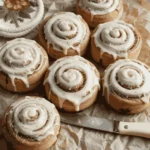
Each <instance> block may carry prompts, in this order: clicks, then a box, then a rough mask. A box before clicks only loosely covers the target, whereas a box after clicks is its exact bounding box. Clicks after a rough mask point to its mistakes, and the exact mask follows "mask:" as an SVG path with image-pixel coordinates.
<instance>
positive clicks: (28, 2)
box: [0, 0, 44, 38]
mask: <svg viewBox="0 0 150 150" xmlns="http://www.w3.org/2000/svg"><path fill="white" fill-rule="evenodd" d="M43 15H44V4H43V0H5V1H2V2H1V5H0V36H3V37H6V38H16V37H22V36H25V35H27V34H29V33H30V34H32V30H33V29H35V28H36V27H37V25H38V24H39V23H40V22H41V21H42V19H43Z"/></svg>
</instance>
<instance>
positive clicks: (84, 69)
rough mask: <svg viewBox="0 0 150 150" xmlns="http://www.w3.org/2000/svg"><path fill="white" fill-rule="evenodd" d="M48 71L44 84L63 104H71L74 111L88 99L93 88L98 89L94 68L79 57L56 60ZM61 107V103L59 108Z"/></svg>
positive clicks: (97, 79)
mask: <svg viewBox="0 0 150 150" xmlns="http://www.w3.org/2000/svg"><path fill="white" fill-rule="evenodd" d="M49 71H50V73H49V75H48V77H47V79H46V80H45V83H48V84H49V85H50V88H51V90H52V92H53V93H55V94H56V95H57V97H58V98H60V99H61V100H63V102H64V101H65V100H68V101H70V102H72V103H73V104H74V106H75V108H76V111H79V106H80V104H81V103H83V102H84V101H86V100H87V99H88V98H90V96H91V95H92V93H93V92H94V90H95V88H94V87H95V86H97V87H98V88H100V84H99V80H100V77H98V76H97V75H96V68H95V67H94V66H92V65H91V64H89V62H88V61H87V60H86V59H84V58H82V57H80V56H73V57H64V58H61V59H58V60H57V61H55V63H54V64H53V65H52V66H50V68H49ZM62 105H63V104H62V103H61V104H60V107H61V108H62Z"/></svg>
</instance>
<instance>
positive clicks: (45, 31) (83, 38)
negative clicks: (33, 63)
mask: <svg viewBox="0 0 150 150" xmlns="http://www.w3.org/2000/svg"><path fill="white" fill-rule="evenodd" d="M89 38H90V30H89V27H88V25H87V23H86V22H85V21H84V20H83V19H82V18H81V16H78V15H75V14H74V13H71V12H62V13H56V14H54V15H52V16H50V17H48V18H47V19H46V20H45V21H43V23H42V24H41V27H40V32H39V40H40V42H41V44H42V45H43V46H44V48H45V49H47V52H48V54H49V55H50V56H51V57H52V58H54V59H58V58H61V57H64V56H74V55H84V53H85V51H86V48H87V45H88V41H89Z"/></svg>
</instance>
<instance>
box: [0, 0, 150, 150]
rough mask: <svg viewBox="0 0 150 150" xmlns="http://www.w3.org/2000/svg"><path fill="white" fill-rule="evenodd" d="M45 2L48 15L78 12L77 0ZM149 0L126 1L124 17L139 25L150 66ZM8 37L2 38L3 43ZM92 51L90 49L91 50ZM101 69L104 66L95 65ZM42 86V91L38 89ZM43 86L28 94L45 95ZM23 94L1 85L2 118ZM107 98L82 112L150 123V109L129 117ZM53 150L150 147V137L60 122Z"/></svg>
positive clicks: (1, 145) (3, 149) (2, 147)
mask: <svg viewBox="0 0 150 150" xmlns="http://www.w3.org/2000/svg"><path fill="white" fill-rule="evenodd" d="M43 1H44V3H45V9H46V14H45V17H46V16H48V15H50V14H52V13H54V12H59V11H75V3H76V0H43ZM148 1H150V0H124V14H123V17H122V20H125V21H126V22H129V23H131V24H133V25H134V26H135V27H137V28H138V30H139V31H140V33H141V34H142V38H143V48H142V51H141V53H140V56H139V60H141V61H143V62H145V63H146V64H148V65H149V66H150V12H149V11H150V2H148ZM37 33H38V28H37V29H35V31H33V34H32V33H31V34H30V35H29V36H28V38H35V39H36V34H37ZM7 40H8V39H4V38H0V45H2V44H4V43H5V41H7ZM89 50H90V49H89ZM89 50H88V52H87V54H86V56H85V57H86V58H88V59H90V60H92V59H91V56H90V52H89ZM92 62H93V61H92ZM96 65H97V67H98V69H99V70H100V72H102V71H103V68H100V65H98V64H96ZM39 89H40V90H39ZM41 89H44V87H43V85H40V86H39V87H38V88H37V89H35V90H34V91H32V92H30V93H27V94H26V95H40V96H45V93H44V90H43V91H41ZM20 96H21V95H19V94H14V93H10V92H8V91H5V90H4V89H2V88H0V119H1V117H2V115H3V113H4V111H5V109H6V108H7V107H8V106H9V105H10V104H11V103H12V102H14V101H16V100H17V99H18V97H20ZM104 103H105V100H104V98H103V97H102V96H101V93H100V94H99V96H98V98H97V101H96V103H95V104H94V105H93V106H91V107H90V108H88V109H86V110H85V111H83V113H84V114H86V115H89V116H95V117H103V118H108V119H116V120H120V121H131V122H150V108H149V109H147V110H146V111H144V112H143V113H140V114H137V115H132V116H126V115H121V114H118V113H116V112H114V111H113V110H111V109H110V108H108V107H107V106H106V105H105V104H104ZM7 146H8V145H6V143H5V141H4V139H3V137H2V134H1V127H0V150H11V149H10V148H9V149H8V148H7ZM50 150H150V140H148V139H144V138H137V137H129V136H121V135H115V134H110V133H104V132H100V131H93V130H87V129H83V128H78V127H73V126H70V125H65V124H62V125H61V130H60V134H59V136H58V141H57V142H56V144H55V145H54V146H53V147H52V148H50Z"/></svg>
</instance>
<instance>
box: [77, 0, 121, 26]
mask: <svg viewBox="0 0 150 150" xmlns="http://www.w3.org/2000/svg"><path fill="white" fill-rule="evenodd" d="M76 9H77V13H78V14H80V15H81V16H82V17H83V18H84V19H85V21H86V22H87V23H88V25H89V26H90V27H93V28H95V27H96V26H97V25H98V24H100V23H105V22H109V21H113V20H117V19H120V18H121V16H122V13H123V1H122V0H78V1H77V4H76Z"/></svg>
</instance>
